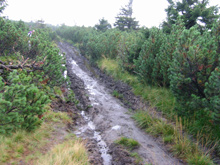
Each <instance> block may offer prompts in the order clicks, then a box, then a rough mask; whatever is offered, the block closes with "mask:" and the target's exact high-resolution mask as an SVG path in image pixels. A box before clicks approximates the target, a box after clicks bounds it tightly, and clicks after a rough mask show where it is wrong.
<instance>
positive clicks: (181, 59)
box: [170, 27, 220, 122]
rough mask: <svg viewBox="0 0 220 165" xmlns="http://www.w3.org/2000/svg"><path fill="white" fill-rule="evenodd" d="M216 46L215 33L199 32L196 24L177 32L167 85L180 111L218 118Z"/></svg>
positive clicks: (217, 62)
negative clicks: (177, 38) (178, 34)
mask: <svg viewBox="0 0 220 165" xmlns="http://www.w3.org/2000/svg"><path fill="white" fill-rule="evenodd" d="M217 49H218V43H217V42H216V37H215V36H213V35H211V33H210V32H208V31H206V32H204V34H203V35H201V34H200V32H199V31H198V30H197V28H196V27H192V28H191V29H189V30H186V29H185V30H184V31H183V32H182V34H181V35H180V38H179V40H178V44H177V48H176V50H175V52H174V54H173V56H174V60H173V62H172V64H171V67H170V84H171V86H170V87H171V90H172V91H173V93H174V95H175V96H176V98H177V100H178V103H179V104H180V105H181V108H180V109H179V110H178V112H179V113H180V114H182V115H193V114H196V116H197V117H201V116H203V117H204V116H205V117H209V118H211V120H214V121H215V122H217V121H219V118H218V117H217V116H218V114H219V110H220V109H219V104H218V103H216V102H219V101H220V100H219V97H220V95H219V89H218V90H217V88H218V87H219V82H220V77H219V71H218V67H219V53H217ZM215 90H216V91H215ZM216 108H217V109H216Z"/></svg>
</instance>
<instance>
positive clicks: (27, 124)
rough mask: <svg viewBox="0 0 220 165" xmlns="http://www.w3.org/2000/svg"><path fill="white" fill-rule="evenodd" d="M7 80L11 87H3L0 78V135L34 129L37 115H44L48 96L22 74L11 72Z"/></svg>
mask: <svg viewBox="0 0 220 165" xmlns="http://www.w3.org/2000/svg"><path fill="white" fill-rule="evenodd" d="M8 80H9V82H10V83H11V85H10V86H5V84H4V83H3V82H2V78H1V77H0V91H1V93H0V133H10V132H12V131H15V130H16V129H19V128H22V129H26V130H28V131H30V130H33V129H35V128H36V127H37V126H38V125H39V124H40V119H39V118H38V115H42V114H43V113H44V111H45V110H44V106H45V105H46V104H47V103H49V98H48V96H46V95H45V93H44V92H43V91H40V90H39V89H38V88H37V87H36V86H35V85H34V84H31V83H30V82H31V80H32V78H31V77H30V76H26V75H25V74H23V73H21V74H18V72H17V71H14V72H11V73H10V75H9V77H8Z"/></svg>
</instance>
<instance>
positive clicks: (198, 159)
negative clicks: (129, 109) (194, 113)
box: [98, 58, 220, 164]
mask: <svg viewBox="0 0 220 165" xmlns="http://www.w3.org/2000/svg"><path fill="white" fill-rule="evenodd" d="M98 66H99V68H101V69H102V70H104V71H105V72H107V73H108V74H110V75H112V76H113V77H114V78H115V79H117V80H122V81H123V82H125V83H128V84H129V85H130V86H131V87H132V88H133V92H134V94H135V95H138V96H141V97H142V98H143V99H144V100H145V101H147V102H148V103H149V104H150V106H151V107H156V108H157V110H158V111H161V112H162V114H163V116H165V117H166V118H167V119H169V120H170V121H172V122H174V123H177V124H178V126H173V124H169V123H167V122H165V121H163V120H160V119H157V118H152V117H151V116H150V115H149V114H146V113H145V112H141V113H140V112H138V113H136V114H135V117H134V118H135V120H137V123H138V125H139V126H140V127H141V128H144V129H145V130H146V131H147V132H149V133H151V134H152V135H154V136H161V137H162V139H163V141H164V143H171V142H172V143H171V144H172V147H171V150H172V152H173V153H174V154H175V155H177V156H178V157H180V158H181V159H185V160H186V161H187V162H188V163H190V164H200V163H202V162H206V163H207V162H209V163H210V164H213V162H212V161H211V159H210V156H209V154H210V153H211V151H210V150H209V152H208V153H204V152H202V151H201V150H200V149H199V145H200V146H202V147H207V148H212V149H213V147H214V148H215V150H216V151H217V152H218V150H219V146H218V139H219V132H220V130H219V129H218V128H216V127H215V128H214V127H213V126H212V125H204V123H202V122H199V120H197V119H195V118H190V119H185V118H183V120H181V118H180V117H176V116H178V114H177V113H176V112H175V107H177V106H178V105H177V101H176V99H175V98H174V96H173V95H172V93H171V91H170V90H169V89H167V88H165V87H157V86H150V85H147V84H144V83H142V82H141V81H140V80H138V78H137V77H136V76H134V75H132V74H129V73H128V72H126V71H122V69H121V68H120V67H119V65H118V63H117V61H116V60H112V59H108V58H102V59H101V60H100V61H99V62H98ZM179 119H180V120H179ZM180 126H181V127H180ZM180 128H181V130H179V129H180ZM183 129H184V131H186V132H188V133H190V134H192V135H194V138H195V139H197V142H196V143H192V141H191V140H189V139H188V138H187V136H185V135H182V134H181V133H180V132H182V130H183ZM213 130H214V131H213ZM195 148H196V149H195ZM219 151H220V150H219ZM193 162H194V163H193ZM206 163H204V164H206Z"/></svg>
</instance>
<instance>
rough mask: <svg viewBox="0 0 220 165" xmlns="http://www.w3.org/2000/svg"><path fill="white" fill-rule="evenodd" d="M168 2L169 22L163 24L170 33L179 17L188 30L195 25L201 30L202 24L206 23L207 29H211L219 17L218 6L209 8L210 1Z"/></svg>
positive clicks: (169, 0) (183, 0)
mask: <svg viewBox="0 0 220 165" xmlns="http://www.w3.org/2000/svg"><path fill="white" fill-rule="evenodd" d="M168 2H169V6H168V8H167V9H166V12H167V21H166V22H163V29H164V31H165V32H168V33H169V32H170V30H171V26H172V25H173V24H175V23H176V22H177V19H178V17H179V16H181V18H182V19H183V21H184V25H185V27H186V28H187V29H190V28H191V27H193V26H194V25H199V26H200V29H203V27H202V25H200V24H201V23H204V24H205V26H206V27H207V28H211V26H212V23H213V22H214V21H215V19H217V18H218V17H219V15H218V7H217V6H210V7H207V6H208V4H209V0H200V1H199V0H190V1H186V0H182V1H180V0H179V1H175V2H174V1H173V0H168ZM200 22H201V23H200Z"/></svg>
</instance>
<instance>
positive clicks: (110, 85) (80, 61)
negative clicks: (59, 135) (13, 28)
mask: <svg viewBox="0 0 220 165" xmlns="http://www.w3.org/2000/svg"><path fill="white" fill-rule="evenodd" d="M58 46H59V48H60V50H61V52H64V53H65V55H66V61H67V75H68V76H69V77H70V81H71V89H73V90H74V92H75V94H76V96H77V98H78V99H79V101H80V105H79V107H78V108H81V113H80V115H81V118H82V119H81V121H79V122H78V123H77V129H76V131H75V132H74V133H75V134H76V135H77V136H79V137H82V138H84V139H87V140H88V141H90V142H91V144H88V146H92V147H90V149H89V150H90V154H91V157H90V158H91V160H90V163H91V164H104V165H111V164H114V165H122V164H123V165H124V164H135V162H134V159H133V158H132V157H130V155H129V153H128V152H127V151H125V150H124V149H123V148H120V147H118V146H117V145H116V144H115V143H114V141H115V140H118V139H119V138H121V137H128V138H133V139H134V140H136V141H138V142H139V144H140V146H139V147H138V148H137V149H135V150H134V151H135V152H137V153H138V154H139V155H140V157H141V158H142V160H143V162H141V163H138V164H146V163H151V164H153V165H176V164H182V163H181V162H180V161H179V160H177V159H175V158H174V157H172V155H170V154H169V153H168V152H167V150H166V149H165V147H164V146H163V145H161V144H160V143H158V142H157V141H156V140H155V139H154V138H153V137H152V136H150V135H147V134H146V133H145V132H144V130H141V129H139V128H138V127H137V126H136V123H135V122H134V120H133V119H132V118H131V116H132V112H131V111H129V109H134V110H135V109H145V110H147V105H145V104H143V103H142V102H141V100H140V99H139V98H138V97H136V96H135V95H134V94H133V93H132V91H131V88H130V87H129V86H128V85H126V84H124V83H122V82H120V81H115V80H113V79H112V78H111V77H109V76H106V75H105V74H104V73H102V72H101V71H100V70H99V69H98V68H92V70H91V69H90V70H88V66H86V63H85V62H86V59H85V58H84V57H83V56H81V55H80V54H79V52H78V51H77V50H76V49H75V48H74V47H73V46H71V45H70V44H68V43H58ZM87 65H88V64H87ZM113 90H117V91H118V92H120V93H122V94H123V97H124V98H125V99H124V100H126V101H123V100H119V99H117V98H115V97H113V96H112V95H111V93H112V91H113Z"/></svg>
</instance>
